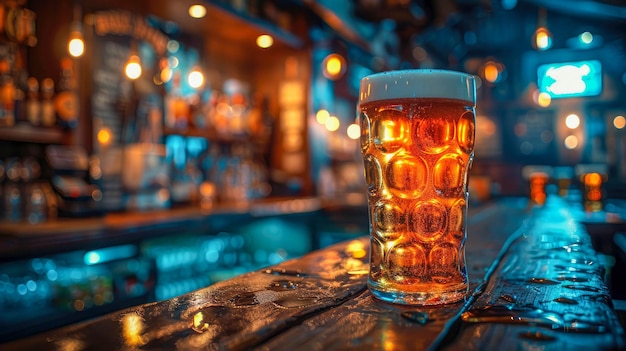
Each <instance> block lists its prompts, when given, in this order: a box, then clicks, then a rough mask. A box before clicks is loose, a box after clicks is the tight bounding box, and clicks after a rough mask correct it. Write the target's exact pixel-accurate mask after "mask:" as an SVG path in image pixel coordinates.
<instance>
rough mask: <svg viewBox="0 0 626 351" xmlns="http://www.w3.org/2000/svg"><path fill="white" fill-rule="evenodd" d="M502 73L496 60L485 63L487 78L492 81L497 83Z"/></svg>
mask: <svg viewBox="0 0 626 351" xmlns="http://www.w3.org/2000/svg"><path fill="white" fill-rule="evenodd" d="M499 75H500V70H499V69H498V66H497V65H496V64H495V63H494V62H491V61H489V62H487V63H486V64H485V79H486V80H487V81H488V82H490V83H495V82H496V81H497V80H498V76H499Z"/></svg>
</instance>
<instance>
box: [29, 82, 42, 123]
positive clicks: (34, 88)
mask: <svg viewBox="0 0 626 351" xmlns="http://www.w3.org/2000/svg"><path fill="white" fill-rule="evenodd" d="M27 97H28V98H27V100H26V120H28V122H30V124H32V125H35V126H38V125H39V124H41V102H40V101H39V82H38V81H37V78H35V77H30V78H28V94H27Z"/></svg>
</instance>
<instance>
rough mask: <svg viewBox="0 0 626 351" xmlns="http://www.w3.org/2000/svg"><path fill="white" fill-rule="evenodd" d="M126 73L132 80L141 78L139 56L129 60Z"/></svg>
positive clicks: (133, 56)
mask: <svg viewBox="0 0 626 351" xmlns="http://www.w3.org/2000/svg"><path fill="white" fill-rule="evenodd" d="M124 73H126V76H127V77H128V78H130V79H137V78H139V77H140V76H141V61H140V60H139V56H137V55H132V56H131V57H130V58H129V59H128V62H127V63H126V68H125V69H124Z"/></svg>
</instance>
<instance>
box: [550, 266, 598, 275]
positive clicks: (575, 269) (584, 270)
mask: <svg viewBox="0 0 626 351" xmlns="http://www.w3.org/2000/svg"><path fill="white" fill-rule="evenodd" d="M554 268H556V269H559V270H564V271H568V272H571V273H586V274H595V273H596V271H595V270H594V269H590V268H582V267H571V266H570V267H566V266H563V265H560V264H557V265H555V266H554Z"/></svg>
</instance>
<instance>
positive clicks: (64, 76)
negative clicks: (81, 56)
mask: <svg viewBox="0 0 626 351" xmlns="http://www.w3.org/2000/svg"><path fill="white" fill-rule="evenodd" d="M54 107H55V111H56V114H57V118H58V121H59V124H60V125H61V127H63V128H76V125H77V124H78V93H77V91H76V79H75V77H74V63H73V62H72V60H71V59H70V58H67V57H65V58H63V59H62V60H61V78H60V80H59V91H58V92H57V95H56V97H55V99H54Z"/></svg>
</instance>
